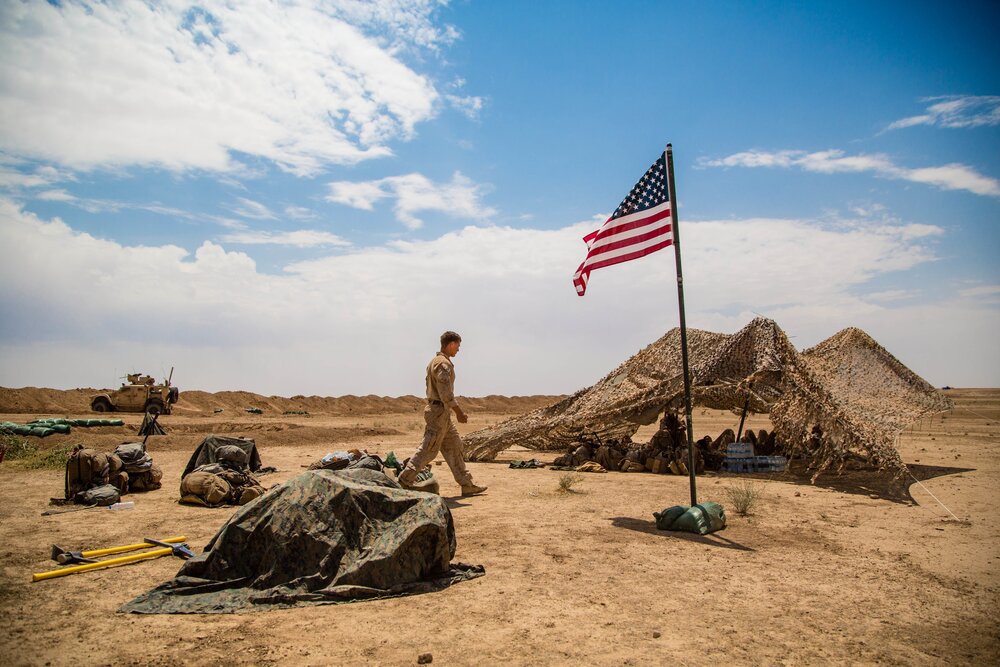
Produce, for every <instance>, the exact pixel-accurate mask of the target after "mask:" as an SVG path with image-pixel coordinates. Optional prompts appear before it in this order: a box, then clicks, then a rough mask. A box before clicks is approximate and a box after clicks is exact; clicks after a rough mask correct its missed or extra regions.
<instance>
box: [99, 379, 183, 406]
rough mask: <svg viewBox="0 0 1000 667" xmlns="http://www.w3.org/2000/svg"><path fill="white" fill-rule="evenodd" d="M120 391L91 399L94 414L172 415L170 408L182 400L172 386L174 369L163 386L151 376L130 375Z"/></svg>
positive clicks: (175, 388)
mask: <svg viewBox="0 0 1000 667" xmlns="http://www.w3.org/2000/svg"><path fill="white" fill-rule="evenodd" d="M125 377H126V379H127V380H128V383H125V382H123V383H122V386H121V388H120V389H118V390H117V391H113V392H110V393H107V394H97V395H96V396H93V397H92V398H91V399H90V409H91V410H93V411H94V412H115V411H117V412H146V413H149V414H151V415H159V414H166V415H169V414H170V406H171V405H173V404H174V403H176V402H177V401H178V400H179V399H180V391H178V390H177V387H171V386H170V380H171V379H173V377H174V369H173V368H171V369H170V376H169V377H168V378H167V379H166V381H165V382H164V383H163V384H156V380H154V379H153V377H152V376H150V375H143V374H142V373H129V374H128V375H126V376H125Z"/></svg>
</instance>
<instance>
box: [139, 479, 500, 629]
mask: <svg viewBox="0 0 1000 667" xmlns="http://www.w3.org/2000/svg"><path fill="white" fill-rule="evenodd" d="M454 555H455V528H454V525H453V523H452V518H451V512H450V511H449V510H448V506H447V505H446V504H445V501H444V499H442V498H441V497H439V496H435V495H431V494H427V493H420V492H417V491H407V490H405V489H402V488H400V487H399V485H398V484H396V482H394V481H392V480H391V479H389V478H388V477H386V476H385V475H384V474H383V473H380V472H375V471H373V470H365V469H358V470H342V471H332V470H310V471H307V472H304V473H302V474H301V475H298V476H296V477H294V478H292V479H290V480H288V481H287V482H285V483H284V484H281V485H279V486H277V487H275V488H273V489H271V490H270V491H269V492H268V493H266V494H265V495H263V496H261V497H260V498H258V499H257V500H255V501H253V502H251V503H250V504H248V505H246V506H244V507H243V508H241V509H240V510H238V511H237V512H236V513H235V514H234V515H233V516H232V518H230V519H229V521H227V522H226V523H225V524H224V525H223V526H222V528H220V529H219V532H218V533H216V535H215V537H213V538H212V540H211V542H209V544H208V546H207V547H206V548H205V551H204V553H202V554H200V555H198V556H196V557H195V558H192V559H191V560H189V561H187V562H186V563H184V565H183V567H181V569H180V571H179V572H178V573H177V576H176V577H175V578H174V579H173V580H171V581H168V582H166V583H165V584H162V585H160V586H158V587H156V588H154V589H153V590H151V591H149V592H147V593H144V594H143V595H140V596H139V597H137V598H136V599H134V600H132V601H131V602H128V603H126V604H125V605H124V606H122V607H121V609H120V611H123V612H135V613H144V614H178V613H232V612H240V611H256V610H262V609H274V608H279V607H291V606H299V605H318V604H335V603H340V602H351V601H354V600H360V599H369V598H379V597H388V596H396V595H408V594H413V593H423V592H429V591H435V590H440V589H442V588H445V587H447V586H449V585H451V584H453V583H456V582H458V581H462V580H464V579H472V578H474V577H478V576H481V575H482V574H483V568H482V567H481V566H474V565H462V564H461V563H451V559H452V557H453V556H454Z"/></svg>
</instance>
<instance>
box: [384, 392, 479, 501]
mask: <svg viewBox="0 0 1000 667" xmlns="http://www.w3.org/2000/svg"><path fill="white" fill-rule="evenodd" d="M438 452H441V454H442V455H443V456H444V460H445V461H447V463H448V467H449V468H451V474H452V476H453V477H454V478H455V481H456V482H458V483H459V484H460V485H462V486H469V485H471V484H472V475H471V474H470V473H469V470H468V469H467V468H466V467H465V460H464V459H463V458H462V438H461V437H460V436H459V435H458V430H457V429H456V428H455V424H454V423H452V421H451V410H449V409H448V408H447V407H445V406H443V405H437V404H435V403H430V404H428V405H427V407H425V408H424V441H423V442H422V443H420V446H419V447H417V451H416V452H414V453H413V456H411V457H410V461H409V463H407V464H406V469H405V470H403V472H402V473H401V474H400V479H401V480H402V481H404V482H407V483H412V482H413V479H414V478H415V477H416V474H417V473H418V472H420V471H421V470H423V469H424V467H426V466H427V464H429V463H430V462H431V461H433V460H434V457H436V456H437V455H438Z"/></svg>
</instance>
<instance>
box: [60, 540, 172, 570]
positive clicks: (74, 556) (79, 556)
mask: <svg viewBox="0 0 1000 667" xmlns="http://www.w3.org/2000/svg"><path fill="white" fill-rule="evenodd" d="M186 539H187V538H186V537H184V536H183V535H181V536H180V537H168V538H167V539H165V540H163V541H164V542H173V543H175V544H178V543H180V542H183V541H184V540H186ZM152 546H155V545H154V544H153V543H152V542H140V543H138V544H127V545H125V546H123V547H108V548H106V549H91V550H90V551H70V550H69V549H63V548H62V547H60V546H59V545H57V544H53V545H52V560H54V561H56V562H57V563H59V564H60V565H66V564H73V563H85V562H87V560H86V559H89V558H97V557H98V556H110V555H111V554H120V553H125V552H126V551H136V550H138V549H148V548H149V547H152Z"/></svg>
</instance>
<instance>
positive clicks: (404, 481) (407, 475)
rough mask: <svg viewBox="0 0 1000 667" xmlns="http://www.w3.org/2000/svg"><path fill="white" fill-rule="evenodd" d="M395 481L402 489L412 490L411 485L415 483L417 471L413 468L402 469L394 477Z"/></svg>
mask: <svg viewBox="0 0 1000 667" xmlns="http://www.w3.org/2000/svg"><path fill="white" fill-rule="evenodd" d="M396 481H397V482H399V485H400V486H401V487H403V488H404V489H412V488H413V483H414V482H416V481H417V471H416V470H414V469H413V468H404V469H403V472H401V473H399V475H398V476H397V477H396Z"/></svg>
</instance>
